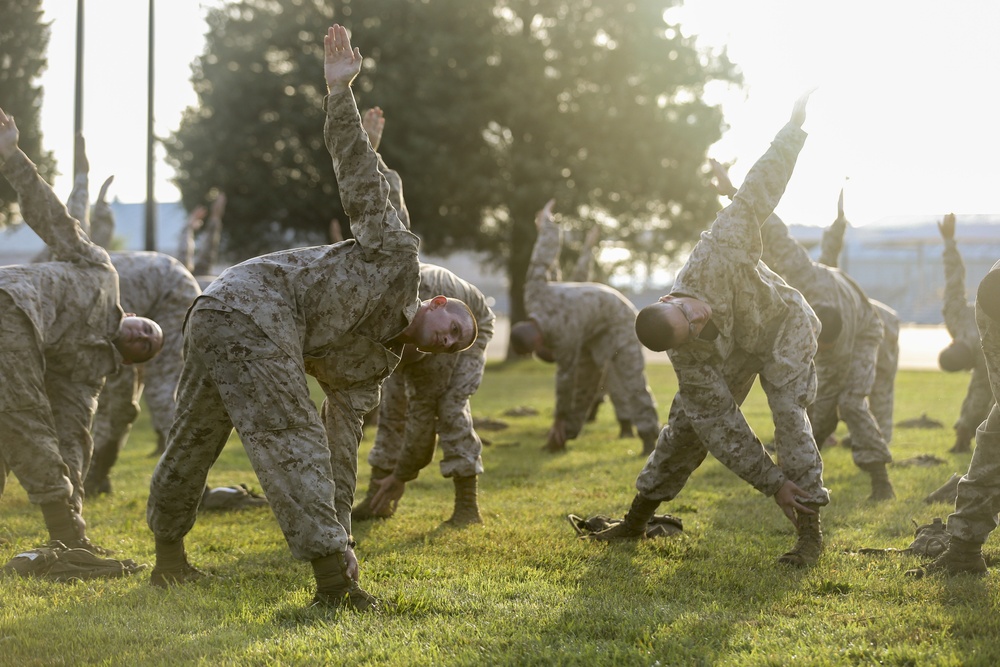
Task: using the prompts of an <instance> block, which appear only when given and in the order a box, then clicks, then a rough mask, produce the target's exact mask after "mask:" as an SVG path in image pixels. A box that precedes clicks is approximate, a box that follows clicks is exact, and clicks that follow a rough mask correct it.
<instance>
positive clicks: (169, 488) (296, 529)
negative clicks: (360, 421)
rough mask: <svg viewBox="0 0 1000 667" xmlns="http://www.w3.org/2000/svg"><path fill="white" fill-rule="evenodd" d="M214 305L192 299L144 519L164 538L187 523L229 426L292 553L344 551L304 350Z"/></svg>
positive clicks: (304, 556) (306, 556)
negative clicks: (169, 422)
mask: <svg viewBox="0 0 1000 667" xmlns="http://www.w3.org/2000/svg"><path fill="white" fill-rule="evenodd" d="M213 308H220V309H224V308H226V306H224V305H222V304H221V303H219V302H216V301H212V300H208V301H203V302H199V304H198V305H196V306H195V308H194V309H193V310H192V311H191V314H190V316H189V319H188V323H187V326H186V329H185V336H184V367H183V370H182V371H181V377H180V382H179V384H178V388H177V416H176V418H175V420H174V424H173V426H172V427H171V429H170V433H169V435H168V437H167V448H166V451H165V452H164V454H163V457H162V458H161V459H160V462H159V463H158V464H157V466H156V469H155V470H154V471H153V479H152V482H151V484H150V493H149V501H148V504H147V508H146V518H147V522H148V523H149V527H150V529H151V530H152V531H153V533H154V535H155V536H156V537H157V539H161V540H166V541H177V540H179V539H181V538H182V537H184V535H186V534H187V533H188V532H189V531H190V530H191V527H192V526H193V525H194V522H195V519H196V516H197V512H198V504H199V502H200V500H201V496H202V492H203V491H204V488H205V483H206V481H207V477H208V471H209V469H210V468H211V467H212V465H213V464H214V463H215V461H216V459H217V458H218V457H219V454H221V452H222V449H223V447H224V446H225V444H226V441H227V439H228V438H229V435H230V433H231V432H232V430H233V428H234V427H235V429H236V431H237V433H238V434H239V436H240V439H241V440H242V442H243V447H244V449H245V450H246V453H247V456H248V457H249V459H250V462H251V464H252V465H253V468H254V471H255V472H256V474H257V478H258V479H259V480H260V484H261V487H262V488H263V490H264V493H265V494H266V495H267V499H268V502H269V503H270V505H271V509H272V510H273V511H274V515H275V518H277V520H278V524H279V525H280V526H281V530H282V532H283V533H284V535H285V540H286V541H287V542H288V546H289V548H290V549H291V552H292V555H293V556H294V557H295V558H297V559H300V560H313V559H316V558H320V557H323V556H327V555H330V554H332V553H335V552H338V551H344V550H345V549H346V546H347V542H348V539H349V538H348V534H347V531H346V530H345V528H344V526H342V525H341V524H340V523H339V522H338V520H337V511H336V509H335V506H334V502H335V501H334V495H335V484H334V481H333V480H334V472H333V469H332V468H333V464H332V463H331V459H333V460H337V457H336V456H332V453H331V448H330V445H329V444H328V442H327V437H326V432H325V430H324V427H323V423H322V422H321V420H320V415H319V411H318V410H317V409H316V404H315V403H314V402H313V401H312V398H311V397H310V395H309V386H308V384H307V382H306V373H305V369H304V365H303V360H302V358H292V357H289V356H288V354H287V353H285V352H284V351H283V350H281V349H279V348H278V347H277V346H276V345H275V344H274V343H273V342H272V341H271V340H270V339H269V338H267V336H266V335H265V334H264V333H263V332H262V331H261V330H260V329H259V328H258V327H257V326H256V325H255V324H254V323H253V321H252V320H250V318H249V317H247V316H246V315H243V314H242V313H239V312H236V311H232V310H213ZM356 447H357V443H356V442H355V448H356ZM355 456H356V453H355ZM350 495H351V498H352V499H353V489H351V494H350Z"/></svg>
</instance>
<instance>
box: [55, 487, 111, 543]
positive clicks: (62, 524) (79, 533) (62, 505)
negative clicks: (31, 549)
mask: <svg viewBox="0 0 1000 667" xmlns="http://www.w3.org/2000/svg"><path fill="white" fill-rule="evenodd" d="M41 508H42V517H43V518H44V519H45V527H46V528H47V529H48V531H49V540H50V541H53V542H62V543H63V544H64V545H65V546H66V548H67V549H83V550H85V551H89V552H90V553H92V554H94V555H97V556H110V555H111V554H112V553H114V552H113V551H111V550H110V549H105V548H104V547H100V546H98V545H96V544H94V543H93V542H91V541H90V540H89V539H87V522H86V521H84V520H83V517H82V516H80V513H79V512H77V511H76V509H75V508H74V507H73V506H72V505H71V504H70V503H69V501H68V500H64V501H57V502H54V503H42V504H41Z"/></svg>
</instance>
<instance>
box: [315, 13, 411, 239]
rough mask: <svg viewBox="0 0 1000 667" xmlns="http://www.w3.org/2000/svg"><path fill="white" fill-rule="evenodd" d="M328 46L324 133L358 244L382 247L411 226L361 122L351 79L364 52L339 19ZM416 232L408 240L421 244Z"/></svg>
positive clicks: (330, 32)
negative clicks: (392, 195) (394, 199)
mask: <svg viewBox="0 0 1000 667" xmlns="http://www.w3.org/2000/svg"><path fill="white" fill-rule="evenodd" d="M323 50H324V59H323V71H324V74H325V75H326V85H327V88H328V90H329V95H328V96H327V98H326V100H325V105H326V114H327V115H326V123H325V125H324V128H323V135H324V138H325V139H326V147H327V150H328V151H329V152H330V156H331V157H332V158H333V169H334V172H335V173H336V175H337V184H338V185H339V186H340V200H341V203H342V204H343V205H344V210H345V211H346V212H347V215H348V216H349V217H350V223H351V231H352V232H353V233H354V238H355V239H356V240H357V242H358V244H360V245H361V246H362V247H363V248H366V249H369V250H373V251H377V250H380V249H382V248H383V246H384V245H385V244H386V242H387V241H388V240H389V236H390V235H391V234H392V233H393V232H405V231H406V228H405V227H404V226H403V224H402V222H401V221H400V219H399V215H398V214H397V213H396V210H395V209H394V208H393V207H392V205H391V204H390V203H389V184H388V182H387V181H386V179H385V177H384V176H383V175H382V173H381V172H380V171H379V168H378V157H377V155H376V154H375V151H374V149H373V148H372V146H371V144H370V143H369V141H368V135H367V134H366V133H365V130H364V128H363V127H362V125H361V115H360V114H359V113H358V107H357V103H356V102H355V100H354V95H353V93H352V92H351V82H353V81H354V78H355V77H356V76H357V75H358V72H360V71H361V53H360V51H359V50H358V49H357V48H352V47H351V39H350V37H349V35H348V34H347V29H346V28H344V27H343V26H341V25H336V24H335V25H333V26H332V27H331V28H330V29H329V30H328V31H327V34H326V36H325V37H324V39H323ZM410 237H411V239H410V240H408V241H405V242H404V243H412V244H414V247H415V243H416V240H415V239H414V238H412V235H410Z"/></svg>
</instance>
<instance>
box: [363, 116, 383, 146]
mask: <svg viewBox="0 0 1000 667" xmlns="http://www.w3.org/2000/svg"><path fill="white" fill-rule="evenodd" d="M361 127H363V128H365V132H367V133H368V142H369V143H370V144H371V145H372V150H374V151H377V150H378V147H379V144H381V143H382V130H383V129H385V115H384V114H383V113H382V109H381V108H379V107H372V108H371V109H368V110H367V111H365V115H364V116H362V117H361Z"/></svg>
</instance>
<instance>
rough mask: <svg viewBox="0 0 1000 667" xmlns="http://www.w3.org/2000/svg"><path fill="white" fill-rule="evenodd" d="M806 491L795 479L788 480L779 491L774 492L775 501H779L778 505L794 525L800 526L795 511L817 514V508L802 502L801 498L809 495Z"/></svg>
mask: <svg viewBox="0 0 1000 667" xmlns="http://www.w3.org/2000/svg"><path fill="white" fill-rule="evenodd" d="M808 495H809V494H807V493H806V492H805V491H803V490H802V489H800V488H799V487H798V486H797V485H796V484H795V483H794V482H793V481H791V480H787V481H786V482H785V483H784V484H782V485H781V488H780V489H778V492H777V493H776V494H774V502H776V503H778V507H780V508H781V511H782V512H784V513H785V516H786V517H788V520H789V521H791V522H792V525H793V526H798V522H797V521H796V519H795V513H796V512H799V513H800V514H815V513H816V510H812V509H809V508H808V507H806V506H805V505H803V504H802V503H801V502H799V499H800V498H805V497H806V496H808Z"/></svg>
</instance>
